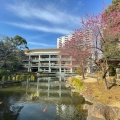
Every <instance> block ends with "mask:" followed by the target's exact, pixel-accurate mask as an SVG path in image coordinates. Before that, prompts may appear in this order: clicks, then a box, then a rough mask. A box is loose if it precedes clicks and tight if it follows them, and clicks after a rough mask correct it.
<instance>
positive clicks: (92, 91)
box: [84, 82, 120, 107]
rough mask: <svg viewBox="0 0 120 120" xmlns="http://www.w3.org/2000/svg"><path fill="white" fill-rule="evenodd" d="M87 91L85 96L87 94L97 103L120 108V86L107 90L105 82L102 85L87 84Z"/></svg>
mask: <svg viewBox="0 0 120 120" xmlns="http://www.w3.org/2000/svg"><path fill="white" fill-rule="evenodd" d="M85 85H86V86H87V90H86V91H85V92H84V94H87V95H89V96H91V97H92V98H94V100H95V101H97V102H100V103H103V104H106V105H110V106H116V105H117V106H116V107H120V102H119V101H120V92H119V91H120V86H113V87H112V88H111V89H109V90H106V89H105V86H104V84H103V82H100V83H97V82H96V83H85Z"/></svg>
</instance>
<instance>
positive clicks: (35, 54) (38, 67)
mask: <svg viewBox="0 0 120 120" xmlns="http://www.w3.org/2000/svg"><path fill="white" fill-rule="evenodd" d="M24 52H25V54H26V55H27V59H26V60H24V66H25V68H26V69H27V71H28V72H44V73H72V72H73V71H72V68H70V69H68V66H70V65H71V64H72V61H71V58H69V59H68V58H67V59H64V61H61V59H62V57H63V56H61V55H59V52H60V50H59V49H33V50H25V51H24Z"/></svg>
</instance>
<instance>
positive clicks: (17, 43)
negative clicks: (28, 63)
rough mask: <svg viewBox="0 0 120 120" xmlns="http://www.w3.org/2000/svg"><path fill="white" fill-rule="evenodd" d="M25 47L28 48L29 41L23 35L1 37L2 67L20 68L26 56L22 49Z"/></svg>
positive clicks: (0, 66)
mask: <svg viewBox="0 0 120 120" xmlns="http://www.w3.org/2000/svg"><path fill="white" fill-rule="evenodd" d="M25 48H28V47H27V41H26V40H25V39H24V38H22V37H21V36H18V35H17V36H15V37H14V38H10V37H3V38H2V39H0V68H2V69H6V70H7V69H12V70H13V69H16V68H17V69H18V68H20V66H22V59H23V57H25V54H24V52H23V51H22V49H25Z"/></svg>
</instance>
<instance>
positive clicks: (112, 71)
mask: <svg viewBox="0 0 120 120" xmlns="http://www.w3.org/2000/svg"><path fill="white" fill-rule="evenodd" d="M109 75H110V76H115V75H116V70H115V68H114V67H113V66H110V69H109Z"/></svg>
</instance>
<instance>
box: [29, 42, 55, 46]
mask: <svg viewBox="0 0 120 120" xmlns="http://www.w3.org/2000/svg"><path fill="white" fill-rule="evenodd" d="M28 44H31V45H39V46H44V47H56V45H50V44H45V43H38V42H28Z"/></svg>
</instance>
